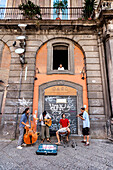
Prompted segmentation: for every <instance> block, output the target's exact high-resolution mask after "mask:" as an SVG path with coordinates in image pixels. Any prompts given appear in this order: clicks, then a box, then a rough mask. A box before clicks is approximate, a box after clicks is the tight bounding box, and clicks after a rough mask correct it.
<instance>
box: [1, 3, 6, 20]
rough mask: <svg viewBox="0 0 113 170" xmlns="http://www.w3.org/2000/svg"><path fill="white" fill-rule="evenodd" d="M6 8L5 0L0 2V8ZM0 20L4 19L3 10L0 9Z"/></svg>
mask: <svg viewBox="0 0 113 170" xmlns="http://www.w3.org/2000/svg"><path fill="white" fill-rule="evenodd" d="M6 6H7V0H0V8H5V7H6ZM0 13H1V15H0V19H3V18H4V17H5V9H0Z"/></svg>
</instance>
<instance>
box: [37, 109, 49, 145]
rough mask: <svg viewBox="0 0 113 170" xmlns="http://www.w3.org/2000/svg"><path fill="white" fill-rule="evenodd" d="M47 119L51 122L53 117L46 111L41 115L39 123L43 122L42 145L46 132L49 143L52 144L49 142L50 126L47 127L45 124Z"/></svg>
mask: <svg viewBox="0 0 113 170" xmlns="http://www.w3.org/2000/svg"><path fill="white" fill-rule="evenodd" d="M45 119H48V120H50V119H51V116H50V115H49V113H47V112H46V111H44V112H43V113H42V114H41V115H40V118H39V121H40V122H41V140H42V143H43V142H44V140H45V131H46V138H47V142H50V140H49V137H50V135H49V126H47V125H46V124H45V122H44V120H45Z"/></svg>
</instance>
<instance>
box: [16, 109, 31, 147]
mask: <svg viewBox="0 0 113 170" xmlns="http://www.w3.org/2000/svg"><path fill="white" fill-rule="evenodd" d="M28 115H29V107H28V108H26V109H25V110H24V112H23V114H22V116H21V119H20V125H19V131H20V135H19V139H18V146H17V149H22V145H23V146H25V145H24V143H23V136H24V127H25V126H27V127H29V125H28V124H26V122H27V121H28Z"/></svg>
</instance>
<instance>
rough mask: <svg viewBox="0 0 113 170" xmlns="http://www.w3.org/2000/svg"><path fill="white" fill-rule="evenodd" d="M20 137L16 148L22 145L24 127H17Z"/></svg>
mask: <svg viewBox="0 0 113 170" xmlns="http://www.w3.org/2000/svg"><path fill="white" fill-rule="evenodd" d="M19 131H20V135H19V139H18V146H21V145H22V143H23V136H24V127H19Z"/></svg>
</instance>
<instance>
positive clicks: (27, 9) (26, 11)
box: [18, 0, 41, 19]
mask: <svg viewBox="0 0 113 170" xmlns="http://www.w3.org/2000/svg"><path fill="white" fill-rule="evenodd" d="M18 7H19V9H20V10H22V11H23V13H22V14H23V15H24V16H25V17H26V18H28V19H32V18H33V17H36V18H38V19H41V12H40V7H39V6H37V5H35V4H34V3H33V2H31V1H30V0H28V1H27V2H26V3H22V4H21V5H19V6H18Z"/></svg>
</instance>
